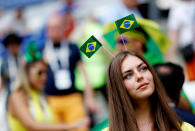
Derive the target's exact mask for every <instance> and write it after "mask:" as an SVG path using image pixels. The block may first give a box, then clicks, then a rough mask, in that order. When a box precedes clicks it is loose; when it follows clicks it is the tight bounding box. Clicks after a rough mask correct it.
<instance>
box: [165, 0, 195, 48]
mask: <svg viewBox="0 0 195 131" xmlns="http://www.w3.org/2000/svg"><path fill="white" fill-rule="evenodd" d="M168 27H169V29H170V30H178V31H179V45H180V47H184V46H185V45H187V44H189V43H192V42H194V43H195V40H193V39H195V38H193V37H195V36H194V35H195V31H194V30H195V1H193V0H192V1H178V2H177V3H176V5H175V6H174V7H173V8H171V10H170V13H169V18H168Z"/></svg>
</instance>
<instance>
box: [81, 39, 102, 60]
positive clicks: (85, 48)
mask: <svg viewBox="0 0 195 131" xmlns="http://www.w3.org/2000/svg"><path fill="white" fill-rule="evenodd" d="M101 46H102V44H101V43H100V42H99V41H98V40H97V39H96V38H95V37H94V36H93V35H92V36H91V37H90V38H89V39H88V40H87V41H86V42H85V43H84V44H83V45H82V46H81V47H80V50H81V51H82V52H83V53H84V54H85V55H86V56H87V57H88V58H90V57H91V56H92V55H93V54H95V52H96V51H97V50H98V49H99V48H100V47H101Z"/></svg>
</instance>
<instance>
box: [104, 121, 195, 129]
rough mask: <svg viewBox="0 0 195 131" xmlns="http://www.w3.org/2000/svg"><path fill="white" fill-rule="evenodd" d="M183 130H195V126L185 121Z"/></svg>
mask: <svg viewBox="0 0 195 131" xmlns="http://www.w3.org/2000/svg"><path fill="white" fill-rule="evenodd" d="M181 130H182V131H195V127H194V126H192V125H190V124H189V123H187V122H183V123H182V125H181ZM102 131H109V128H108V127H107V128H104V129H103V130H102Z"/></svg>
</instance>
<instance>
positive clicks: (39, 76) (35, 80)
mask: <svg viewBox="0 0 195 131" xmlns="http://www.w3.org/2000/svg"><path fill="white" fill-rule="evenodd" d="M28 79H29V83H30V85H31V86H32V88H33V89H35V90H39V91H40V90H42V89H43V88H44V86H45V82H46V79H47V66H46V64H44V63H43V62H42V61H37V62H36V63H34V64H33V65H31V67H30V68H29V72H28Z"/></svg>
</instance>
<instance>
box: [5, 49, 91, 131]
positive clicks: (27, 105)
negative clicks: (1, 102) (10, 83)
mask: <svg viewBox="0 0 195 131" xmlns="http://www.w3.org/2000/svg"><path fill="white" fill-rule="evenodd" d="M34 49H35V48H34V47H33V46H31V47H30V48H29V50H27V52H26V53H25V60H24V61H22V63H21V67H20V70H19V76H18V77H17V83H16V88H15V90H14V91H13V92H12V94H11V96H10V98H9V101H8V122H9V125H10V129H11V131H25V130H33V131H63V130H71V129H78V128H81V129H87V126H88V123H89V119H88V118H83V119H81V120H78V121H75V122H74V123H72V124H67V125H65V124H62V123H61V124H52V123H54V122H55V120H54V118H53V115H52V112H51V110H50V108H49V106H48V104H47V101H46V99H45V97H44V95H43V94H42V93H41V91H42V90H43V88H44V86H45V82H46V79H47V64H46V63H45V62H44V61H43V60H42V59H41V55H40V52H38V51H36V49H35V50H34Z"/></svg>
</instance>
